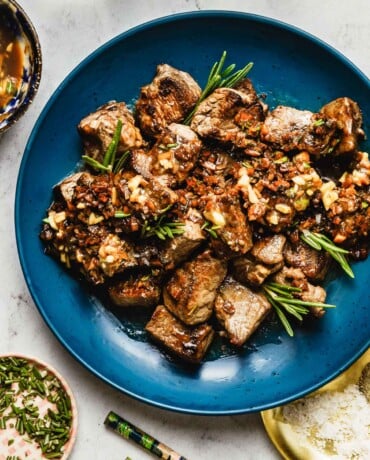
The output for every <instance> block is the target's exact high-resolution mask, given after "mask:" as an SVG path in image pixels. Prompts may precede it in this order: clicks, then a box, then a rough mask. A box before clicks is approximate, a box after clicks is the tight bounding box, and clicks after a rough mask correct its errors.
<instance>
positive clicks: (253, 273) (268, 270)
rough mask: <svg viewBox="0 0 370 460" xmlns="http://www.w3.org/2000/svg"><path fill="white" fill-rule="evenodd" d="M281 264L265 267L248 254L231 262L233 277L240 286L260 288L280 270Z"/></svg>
mask: <svg viewBox="0 0 370 460" xmlns="http://www.w3.org/2000/svg"><path fill="white" fill-rule="evenodd" d="M282 266H283V262H279V263H276V264H273V265H265V264H263V263H261V262H257V261H256V260H255V259H253V258H252V257H251V256H250V255H249V254H247V255H245V256H242V257H236V258H235V259H233V260H232V268H233V276H234V278H235V279H236V280H237V281H239V282H240V283H242V284H249V285H251V286H260V285H261V284H262V283H263V282H264V281H265V280H266V278H268V277H269V276H270V275H271V274H273V273H275V272H277V271H278V270H280V269H281V268H282Z"/></svg>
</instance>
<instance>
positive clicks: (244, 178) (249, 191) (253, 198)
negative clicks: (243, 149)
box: [237, 168, 260, 204]
mask: <svg viewBox="0 0 370 460" xmlns="http://www.w3.org/2000/svg"><path fill="white" fill-rule="evenodd" d="M239 177H240V178H239V180H238V183H237V185H238V187H239V188H240V190H242V192H244V193H245V194H246V195H248V199H249V201H250V202H251V203H252V204H256V203H258V202H259V201H260V199H259V197H258V195H257V193H256V191H255V190H254V189H253V187H252V186H251V183H250V181H249V176H248V171H247V168H240V170H239Z"/></svg>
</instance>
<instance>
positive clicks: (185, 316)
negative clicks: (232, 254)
mask: <svg viewBox="0 0 370 460" xmlns="http://www.w3.org/2000/svg"><path fill="white" fill-rule="evenodd" d="M225 276H226V263H225V262H223V261H221V260H219V259H216V258H214V257H213V256H212V255H211V254H210V251H206V252H203V253H201V254H199V255H198V256H196V257H195V258H194V259H193V260H191V261H189V262H186V263H185V264H184V265H183V266H181V267H180V268H178V269H177V270H175V273H174V274H173V276H172V278H171V279H170V281H169V282H168V283H167V285H166V286H165V288H164V290H163V299H164V304H165V306H166V307H167V308H168V309H169V310H170V311H171V312H172V313H173V314H174V315H175V316H177V317H178V318H179V319H181V321H183V322H184V323H185V324H188V325H194V324H200V323H202V322H204V321H207V320H208V319H209V318H210V317H211V315H212V312H213V304H214V301H215V298H216V294H217V292H216V290H217V288H218V286H219V285H220V284H221V283H222V280H223V279H224V277H225Z"/></svg>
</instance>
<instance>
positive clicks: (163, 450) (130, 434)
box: [104, 411, 187, 460]
mask: <svg viewBox="0 0 370 460" xmlns="http://www.w3.org/2000/svg"><path fill="white" fill-rule="evenodd" d="M104 425H106V426H107V427H109V428H111V429H112V430H113V431H115V432H116V433H118V434H119V435H120V436H122V437H123V438H126V439H131V440H132V441H133V442H135V443H136V444H138V445H139V446H141V447H142V448H144V449H145V450H147V451H149V452H151V453H152V454H153V455H155V456H156V457H159V458H162V459H164V460H187V459H186V458H185V457H183V456H182V455H180V454H178V453H177V452H175V451H174V450H172V449H171V448H170V447H168V446H166V445H165V444H163V443H161V442H160V441H158V440H157V439H155V438H153V437H152V436H150V435H149V434H148V433H145V432H144V431H142V430H140V428H138V427H136V426H135V425H133V424H132V423H130V422H129V421H127V420H125V419H123V418H122V417H120V416H119V415H118V414H116V413H115V412H113V411H110V412H109V414H108V415H107V416H106V418H105V420H104Z"/></svg>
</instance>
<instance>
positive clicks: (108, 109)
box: [78, 101, 143, 162]
mask: <svg viewBox="0 0 370 460" xmlns="http://www.w3.org/2000/svg"><path fill="white" fill-rule="evenodd" d="M118 120H121V121H122V129H121V136H120V140H119V144H118V149H117V157H119V156H120V155H121V154H122V153H124V152H125V151H126V150H129V149H131V148H134V147H135V148H137V147H140V146H141V145H142V143H143V139H142V137H141V133H140V131H139V129H138V128H137V127H136V126H135V120H134V117H133V115H132V113H131V112H130V111H129V109H128V108H127V106H126V104H125V103H124V102H116V101H112V102H108V103H107V104H104V105H102V106H101V107H99V108H98V109H97V111H96V112H94V113H91V114H90V115H88V116H87V117H85V118H83V119H82V120H81V121H80V123H79V125H78V131H79V133H80V135H81V137H82V141H83V143H84V150H85V155H88V156H90V157H92V158H94V159H95V160H97V161H100V162H102V160H103V157H104V154H105V152H106V150H107V148H108V146H109V144H110V143H111V141H112V137H113V133H114V131H115V129H116V126H117V122H118Z"/></svg>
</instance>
